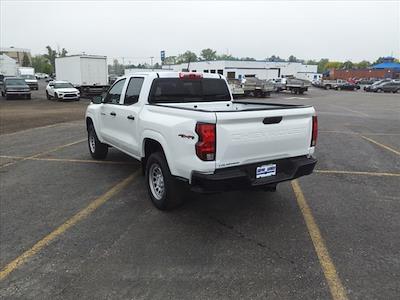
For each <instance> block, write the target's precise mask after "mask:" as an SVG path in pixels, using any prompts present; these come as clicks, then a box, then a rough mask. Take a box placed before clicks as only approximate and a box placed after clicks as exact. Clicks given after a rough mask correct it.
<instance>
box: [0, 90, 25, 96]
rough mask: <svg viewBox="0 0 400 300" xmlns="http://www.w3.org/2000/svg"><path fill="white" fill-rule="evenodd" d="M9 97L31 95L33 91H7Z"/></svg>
mask: <svg viewBox="0 0 400 300" xmlns="http://www.w3.org/2000/svg"><path fill="white" fill-rule="evenodd" d="M5 94H7V95H10V96H11V95H30V94H31V91H7V92H5Z"/></svg>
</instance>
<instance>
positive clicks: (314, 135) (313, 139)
mask: <svg viewBox="0 0 400 300" xmlns="http://www.w3.org/2000/svg"><path fill="white" fill-rule="evenodd" d="M317 137H318V118H317V116H313V117H312V135H311V147H315V145H317Z"/></svg>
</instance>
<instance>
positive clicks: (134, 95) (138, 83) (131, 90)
mask: <svg viewBox="0 0 400 300" xmlns="http://www.w3.org/2000/svg"><path fill="white" fill-rule="evenodd" d="M143 81H144V78H142V77H133V78H131V79H130V80H129V83H128V87H127V89H126V93H125V100H124V104H125V105H131V104H133V103H136V102H138V100H139V95H140V90H141V89H142V85H143Z"/></svg>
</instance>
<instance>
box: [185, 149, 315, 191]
mask: <svg viewBox="0 0 400 300" xmlns="http://www.w3.org/2000/svg"><path fill="white" fill-rule="evenodd" d="M268 164H276V175H275V176H270V177H264V178H260V179H256V177H255V174H256V168H257V167H259V166H262V165H268ZM316 164H317V160H316V159H315V158H313V157H307V156H300V157H292V158H285V159H279V160H274V161H264V162H259V163H255V164H249V165H243V166H238V167H231V168H224V169H218V170H216V171H215V173H214V174H203V173H198V172H193V174H192V184H191V186H192V187H191V189H192V190H193V191H195V192H221V191H232V190H242V189H265V188H268V187H273V186H275V185H276V184H277V183H279V182H283V181H288V180H292V179H295V178H298V177H301V176H305V175H309V174H311V173H312V172H313V170H314V167H315V165H316Z"/></svg>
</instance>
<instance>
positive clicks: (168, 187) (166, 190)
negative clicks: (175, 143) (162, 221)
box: [145, 152, 184, 210]
mask: <svg viewBox="0 0 400 300" xmlns="http://www.w3.org/2000/svg"><path fill="white" fill-rule="evenodd" d="M145 177H146V185H147V190H148V191H149V195H150V198H151V201H152V202H153V204H154V206H155V207H157V208H158V209H161V210H170V209H173V208H175V207H177V206H179V205H181V204H182V203H183V200H184V196H183V194H182V193H183V190H182V189H181V188H180V187H179V186H178V184H177V182H176V181H175V179H174V178H173V176H172V175H171V172H170V170H169V167H168V164H167V161H166V159H165V156H164V155H163V153H161V152H155V153H152V154H151V155H150V157H149V159H148V160H147V164H146V173H145Z"/></svg>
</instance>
